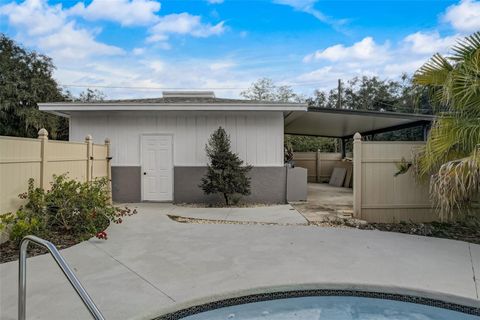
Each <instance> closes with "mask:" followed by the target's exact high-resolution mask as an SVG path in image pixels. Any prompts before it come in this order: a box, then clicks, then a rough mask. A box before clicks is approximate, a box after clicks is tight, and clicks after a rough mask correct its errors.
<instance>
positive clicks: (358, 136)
mask: <svg viewBox="0 0 480 320" xmlns="http://www.w3.org/2000/svg"><path fill="white" fill-rule="evenodd" d="M353 140H362V135H361V134H360V133H358V132H357V133H355V134H354V135H353Z"/></svg>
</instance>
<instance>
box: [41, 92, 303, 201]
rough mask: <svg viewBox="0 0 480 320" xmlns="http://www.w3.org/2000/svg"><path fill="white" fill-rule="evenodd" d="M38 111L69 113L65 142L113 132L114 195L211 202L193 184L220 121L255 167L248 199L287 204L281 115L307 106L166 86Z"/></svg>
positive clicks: (235, 148)
mask: <svg viewBox="0 0 480 320" xmlns="http://www.w3.org/2000/svg"><path fill="white" fill-rule="evenodd" d="M40 110H43V111H47V112H51V113H54V114H57V115H60V116H65V117H68V118H69V123H70V125H69V127H70V135H69V136H70V141H83V140H84V139H85V136H86V135H88V134H91V135H92V136H93V137H95V139H99V141H103V139H104V138H107V137H108V138H110V140H111V155H112V157H113V158H112V163H111V165H112V193H113V199H114V200H115V201H118V202H139V201H173V202H177V203H183V202H208V201H216V199H217V198H216V197H215V196H205V195H204V193H203V191H202V190H201V189H200V188H199V187H198V185H199V184H200V181H201V178H202V177H203V176H204V175H205V172H206V165H207V157H206V153H205V145H206V143H207V141H208V139H209V137H210V135H211V134H212V132H213V131H214V130H216V129H217V128H218V127H220V126H221V127H223V128H225V129H226V131H227V133H228V134H229V135H230V139H231V145H232V149H233V151H234V152H236V153H237V154H238V155H239V156H240V157H241V159H243V160H244V161H245V163H248V164H250V165H252V166H253V169H252V171H251V172H250V176H251V179H252V194H251V195H250V196H248V197H247V198H246V199H247V200H248V201H251V202H265V203H285V201H286V190H287V186H286V181H287V170H286V169H285V167H284V146H283V139H284V117H285V116H286V115H287V114H289V113H291V112H294V111H301V112H305V111H307V106H306V105H305V104H297V103H273V102H263V101H262V102H259V101H248V100H236V99H222V98H217V97H215V94H214V93H213V92H194V91H191V92H185V91H183V92H163V97H162V98H157V99H136V100H116V101H113V100H110V101H102V102H95V103H74V102H65V103H45V104H40ZM292 181H293V180H292ZM304 185H305V188H306V173H305V182H304ZM293 189H295V188H293Z"/></svg>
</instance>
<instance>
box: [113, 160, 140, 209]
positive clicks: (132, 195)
mask: <svg viewBox="0 0 480 320" xmlns="http://www.w3.org/2000/svg"><path fill="white" fill-rule="evenodd" d="M140 174H141V169H140V167H117V166H115V167H113V166H112V199H113V201H115V202H140V201H141V200H142V195H141V186H140V183H141V176H140Z"/></svg>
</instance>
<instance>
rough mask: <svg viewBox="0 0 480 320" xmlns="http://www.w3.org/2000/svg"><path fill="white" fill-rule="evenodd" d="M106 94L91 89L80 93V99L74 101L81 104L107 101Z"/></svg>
mask: <svg viewBox="0 0 480 320" xmlns="http://www.w3.org/2000/svg"><path fill="white" fill-rule="evenodd" d="M105 97H106V95H105V93H104V92H103V91H100V90H98V89H93V90H92V89H90V88H87V90H85V91H83V92H81V93H80V95H79V96H78V98H73V101H80V102H96V101H103V100H105Z"/></svg>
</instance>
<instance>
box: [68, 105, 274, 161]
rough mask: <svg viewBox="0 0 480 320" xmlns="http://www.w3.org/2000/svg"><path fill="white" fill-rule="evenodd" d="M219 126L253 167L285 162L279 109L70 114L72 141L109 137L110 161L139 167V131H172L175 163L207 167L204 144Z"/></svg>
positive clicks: (233, 148)
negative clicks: (89, 135) (89, 137)
mask: <svg viewBox="0 0 480 320" xmlns="http://www.w3.org/2000/svg"><path fill="white" fill-rule="evenodd" d="M219 126H222V127H223V128H225V129H226V131H227V133H228V134H229V135H230V140H231V145H232V150H233V151H234V152H235V153H237V154H238V155H239V156H240V157H241V159H242V160H244V161H245V162H246V163H248V164H250V165H253V166H283V113H282V112H261V111H258V112H220V111H218V112H214V111H210V112H192V111H188V112H168V111H159V112H148V113H141V112H131V113H122V114H115V113H114V112H111V113H110V114H104V113H103V114H100V113H86V112H82V113H81V114H80V113H78V114H73V115H72V116H71V119H70V140H71V141H83V139H84V138H85V136H86V135H87V134H91V135H92V136H94V137H96V138H98V139H100V141H103V139H104V138H106V137H108V138H110V140H111V155H112V157H113V159H112V165H113V166H139V165H141V163H140V136H141V135H142V134H155V133H158V134H161V133H164V134H173V139H174V165H175V166H205V165H206V164H207V157H206V154H205V144H206V143H207V141H208V138H209V137H210V135H211V134H212V132H213V131H214V130H215V129H217V128H218V127H219Z"/></svg>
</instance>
